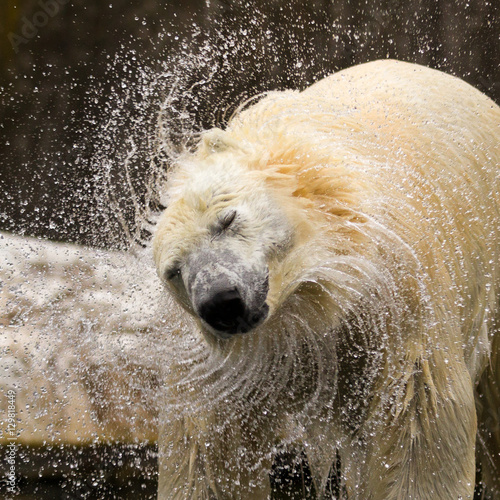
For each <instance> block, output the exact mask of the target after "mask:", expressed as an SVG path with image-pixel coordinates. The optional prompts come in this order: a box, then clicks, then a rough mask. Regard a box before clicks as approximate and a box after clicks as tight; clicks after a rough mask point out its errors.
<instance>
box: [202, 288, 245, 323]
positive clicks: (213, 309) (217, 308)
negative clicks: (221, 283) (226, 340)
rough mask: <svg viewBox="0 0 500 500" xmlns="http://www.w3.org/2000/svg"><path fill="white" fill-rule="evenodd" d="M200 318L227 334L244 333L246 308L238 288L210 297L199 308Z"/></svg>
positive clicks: (222, 291) (219, 292)
mask: <svg viewBox="0 0 500 500" xmlns="http://www.w3.org/2000/svg"><path fill="white" fill-rule="evenodd" d="M199 315H200V317H201V318H202V319H203V320H204V321H205V322H207V323H208V324H209V325H210V326H211V327H212V328H215V329H216V330H219V331H221V332H226V333H243V332H246V331H248V329H249V328H248V327H247V328H246V321H245V316H246V308H245V303H244V302H243V300H242V298H241V295H240V292H239V291H238V289H237V288H231V289H228V290H221V291H218V292H217V293H215V294H213V295H211V296H210V297H208V298H207V299H206V300H205V301H204V302H203V303H202V304H200V307H199Z"/></svg>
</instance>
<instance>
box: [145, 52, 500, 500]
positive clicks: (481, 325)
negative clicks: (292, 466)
mask: <svg viewBox="0 0 500 500" xmlns="http://www.w3.org/2000/svg"><path fill="white" fill-rule="evenodd" d="M499 145H500V109H499V107H498V106H497V105H496V104H494V103H493V102H492V101H491V100H489V99H488V98H487V97H485V96H484V95H482V94H481V93H480V92H479V91H477V90H475V89H474V88H472V87H471V86H469V85H468V84H466V83H464V82H463V81H461V80H459V79H457V78H455V77H452V76H449V75H446V74H443V73H441V72H439V71H436V70H432V69H428V68H425V67H421V66H418V65H414V64H409V63H404V62H398V61H392V60H383V61H375V62H370V63H367V64H363V65H359V66H355V67H353V68H350V69H347V70H344V71H340V72H338V73H335V74H333V75H331V76H329V77H327V78H325V79H323V80H321V81H319V82H317V83H315V84H314V85H312V86H311V87H309V88H307V89H306V90H304V91H302V92H296V91H285V92H270V93H268V94H267V95H265V96H264V97H262V98H261V99H260V100H258V101H257V102H255V103H253V104H252V105H250V106H248V107H247V108H246V109H243V110H240V112H238V113H237V114H236V116H234V117H233V118H232V119H231V121H230V123H229V124H228V126H227V129H226V130H225V131H222V130H219V129H213V130H210V131H208V132H206V133H205V134H204V135H203V137H202V138H201V140H200V144H199V147H198V149H197V150H196V151H195V152H194V153H192V154H186V155H185V156H184V157H182V158H180V159H179V161H178V163H177V164H176V165H175V167H174V168H173V170H172V172H171V173H170V178H169V180H168V186H167V188H166V199H167V203H166V204H167V208H166V209H165V211H164V213H163V214H162V215H161V218H160V220H159V222H158V226H157V229H156V233H155V235H154V239H153V253H154V259H155V263H156V267H157V271H158V274H159V276H160V277H161V279H162V280H164V281H165V283H166V288H167V289H168V291H169V293H170V294H171V296H172V297H173V298H174V299H175V303H176V304H179V305H180V308H179V311H178V313H179V314H180V315H183V317H184V318H185V319H186V322H187V323H186V325H187V326H186V330H183V331H179V332H178V333H177V334H176V335H173V336H172V338H170V339H169V340H168V341H169V342H171V343H172V344H176V345H177V347H178V350H177V352H178V353H179V359H177V361H176V362H172V363H170V364H169V365H168V366H167V367H166V374H165V377H166V378H165V383H166V386H167V390H166V393H167V394H166V398H167V401H166V403H165V413H164V415H163V418H162V431H161V435H160V472H159V474H160V476H159V497H160V498H162V499H167V498H168V499H170V498H221V499H261V498H268V497H269V495H270V482H269V471H270V469H271V467H272V463H273V458H274V457H275V456H276V454H277V453H278V452H279V450H282V449H300V450H302V451H303V453H304V454H305V455H306V456H307V459H308V463H309V466H310V469H311V474H312V477H313V480H314V485H315V491H316V493H317V495H318V496H319V497H323V496H327V493H326V490H325V487H326V484H327V480H328V475H329V473H330V470H331V467H332V464H333V463H335V462H336V457H337V456H340V463H341V466H342V470H341V478H342V479H341V482H342V484H341V488H343V491H345V492H347V497H348V498H349V499H361V500H367V499H371V500H392V499H400V500H403V499H404V500H408V499H421V500H428V499H431V498H432V499H443V500H445V499H459V498H460V499H471V498H472V497H473V493H474V485H475V474H476V455H477V457H479V459H481V460H482V464H481V467H482V470H483V477H484V481H486V482H488V486H489V488H490V492H491V494H492V495H493V496H494V497H495V498H500V480H499V477H500V424H499V410H498V408H499V407H500V388H499V387H500V386H499V381H500V377H499V376H500V340H499V334H498V329H499V326H500V313H499V311H500V307H499V294H500V180H499V179H500V170H499V164H500V147H499ZM189 318H193V320H192V321H193V328H194V333H193V332H192V333H188V332H189V329H188V327H189V325H190V323H189V321H190V319H189ZM478 415H479V418H478ZM477 436H478V437H477ZM495 495H496V496H495Z"/></svg>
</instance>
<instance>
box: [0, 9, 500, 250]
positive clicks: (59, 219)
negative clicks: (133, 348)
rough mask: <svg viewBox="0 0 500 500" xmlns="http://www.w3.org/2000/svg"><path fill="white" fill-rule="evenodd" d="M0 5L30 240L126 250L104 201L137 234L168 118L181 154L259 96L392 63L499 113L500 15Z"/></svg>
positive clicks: (9, 211) (21, 218) (13, 215)
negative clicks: (451, 85)
mask: <svg viewBox="0 0 500 500" xmlns="http://www.w3.org/2000/svg"><path fill="white" fill-rule="evenodd" d="M0 2H1V3H0V103H1V104H0V191H1V196H0V229H4V230H8V231H13V232H17V233H21V234H26V235H28V234H29V235H38V236H43V237H46V238H51V239H55V240H65V241H76V242H79V243H84V244H89V245H94V246H104V247H124V246H126V244H127V237H126V235H125V234H124V231H123V227H122V225H120V221H119V220H118V219H119V218H120V217H119V216H118V215H117V213H116V206H113V205H112V204H111V203H108V202H109V196H108V195H109V193H108V195H105V194H104V189H103V186H104V185H106V186H107V189H108V190H109V187H110V186H111V189H112V191H114V193H115V195H114V196H115V201H116V200H118V205H117V206H120V207H121V209H122V210H121V211H122V215H123V217H124V219H125V221H126V223H128V224H130V225H132V226H133V224H134V222H133V219H134V211H136V210H137V207H135V208H134V206H133V203H131V202H128V201H127V200H129V199H130V198H131V197H130V193H131V192H132V193H134V195H135V196H136V199H137V200H138V201H139V204H140V203H144V200H145V194H144V190H145V187H144V186H145V184H146V182H145V179H146V178H147V176H148V175H150V168H151V163H152V162H155V161H158V158H159V156H160V157H161V152H160V154H158V148H157V142H155V141H156V134H157V132H156V131H157V119H158V112H159V109H160V107H162V105H163V114H164V119H165V130H166V131H167V134H168V136H169V137H168V140H169V141H170V143H171V144H172V148H173V149H175V148H180V147H182V146H184V145H186V144H188V145H189V137H192V136H193V133H195V132H197V131H199V130H201V129H203V128H206V127H209V126H212V125H214V124H218V125H219V126H224V122H225V120H227V116H228V113H229V114H230V112H231V110H233V109H234V107H235V106H237V105H238V104H239V103H241V102H242V101H243V100H245V99H246V98H248V97H251V96H253V95H255V94H257V93H259V92H261V91H264V90H269V89H284V88H303V87H305V86H306V85H308V84H310V83H311V82H313V81H315V80H317V79H319V78H321V77H322V76H324V75H326V74H328V73H331V72H333V71H337V70H339V69H342V68H345V67H348V66H351V65H353V64H357V63H361V62H365V61H369V60H373V59H377V58H387V57H391V58H398V59H402V60H406V61H412V62H417V63H420V64H425V65H428V66H431V67H434V68H439V69H441V70H443V71H446V72H448V73H451V74H454V75H457V76H459V77H461V78H463V79H465V80H466V81H467V82H469V83H471V84H472V85H474V86H475V87H477V88H478V89H480V90H481V91H483V92H484V93H486V94H487V95H489V96H490V97H492V98H493V99H494V100H496V101H497V102H500V71H499V62H500V42H499V37H500V15H499V10H500V2H498V1H494V0H491V1H485V0H380V1H377V2H373V1H368V0H351V1H348V0H344V1H338V0H335V1H333V0H329V1H328V0H307V1H305V0H303V1H301V0H267V1H255V2H229V1H221V0H204V1H202V0H187V1H186V0H185V1H183V2H174V1H172V0H170V1H166V2H165V1H161V0H143V1H139V2H137V1H132V0H107V1H102V0H0ZM164 156H165V158H163V159H161V158H160V160H161V161H165V160H166V161H167V162H168V159H169V157H171V152H169V153H168V154H167V153H165V154H164ZM125 164H127V165H128V168H127V175H125V174H124V173H123V166H124V165H125Z"/></svg>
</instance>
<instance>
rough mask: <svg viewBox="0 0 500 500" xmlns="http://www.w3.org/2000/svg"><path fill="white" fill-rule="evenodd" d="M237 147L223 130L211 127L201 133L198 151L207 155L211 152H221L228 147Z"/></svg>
mask: <svg viewBox="0 0 500 500" xmlns="http://www.w3.org/2000/svg"><path fill="white" fill-rule="evenodd" d="M237 148H238V145H237V144H236V143H235V142H234V141H232V140H231V139H229V137H227V134H226V133H225V132H224V131H223V130H221V129H220V128H213V129H211V130H208V131H207V132H205V133H204V134H203V136H202V139H201V142H200V145H199V147H198V151H199V152H200V153H201V154H203V155H204V156H208V155H210V154H213V153H223V152H224V151H227V150H228V149H237Z"/></svg>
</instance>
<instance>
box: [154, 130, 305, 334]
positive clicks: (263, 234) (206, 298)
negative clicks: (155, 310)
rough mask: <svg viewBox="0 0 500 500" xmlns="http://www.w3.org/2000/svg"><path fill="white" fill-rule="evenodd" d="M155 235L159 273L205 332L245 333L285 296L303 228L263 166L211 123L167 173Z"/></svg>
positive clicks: (255, 326)
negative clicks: (290, 258) (289, 262)
mask: <svg viewBox="0 0 500 500" xmlns="http://www.w3.org/2000/svg"><path fill="white" fill-rule="evenodd" d="M166 195H167V199H168V206H167V208H166V210H165V212H164V213H163V215H162V217H161V219H160V222H159V225H158V229H157V232H156V235H155V238H154V242H153V249H154V257H155V262H156V266H157V270H158V274H159V276H160V277H161V278H162V279H163V280H164V281H165V282H166V284H167V286H168V288H169V289H170V290H171V292H172V293H173V294H174V296H175V297H176V299H177V300H178V302H179V303H180V304H181V305H182V306H183V307H184V308H185V309H186V310H187V311H188V312H189V313H190V314H192V315H194V316H195V317H196V318H197V319H198V320H199V322H200V326H201V327H202V329H203V330H204V331H205V332H210V333H211V334H213V335H216V336H217V337H220V338H230V337H232V336H233V335H235V334H242V333H247V332H249V331H251V330H253V329H255V328H257V327H258V326H259V325H262V324H263V323H264V322H265V321H266V319H267V318H268V317H269V316H270V315H272V312H273V310H274V309H275V308H276V306H277V304H278V303H279V301H280V297H279V295H280V293H279V292H280V288H281V287H280V284H279V283H278V281H279V280H278V279H277V278H278V275H279V274H281V272H282V268H283V264H284V262H285V261H286V257H287V255H289V253H290V251H291V249H292V248H293V247H294V243H295V238H296V233H297V228H296V223H294V221H293V220H292V219H291V217H290V215H291V214H290V213H289V211H288V212H287V210H286V208H284V207H283V205H282V203H280V196H279V193H278V192H277V190H276V189H273V187H272V186H271V184H270V183H269V179H268V178H267V177H266V175H264V174H263V172H262V171H258V170H252V169H249V168H248V160H244V152H243V151H242V150H241V149H240V148H239V147H234V146H233V145H230V144H228V143H226V142H224V139H223V133H222V132H221V131H212V132H211V133H210V134H207V136H206V137H205V139H204V140H203V142H202V145H201V147H200V149H199V151H198V154H197V155H196V157H194V158H191V159H190V160H188V161H184V162H181V164H180V165H179V166H178V167H177V169H176V170H175V171H174V173H173V175H172V178H171V179H170V180H169V188H168V191H167V193H166Z"/></svg>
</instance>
